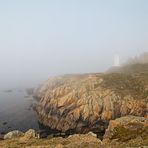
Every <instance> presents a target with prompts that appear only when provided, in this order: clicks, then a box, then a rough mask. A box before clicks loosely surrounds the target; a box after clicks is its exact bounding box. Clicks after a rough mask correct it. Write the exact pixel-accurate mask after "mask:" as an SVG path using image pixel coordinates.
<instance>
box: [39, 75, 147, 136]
mask: <svg viewBox="0 0 148 148" xmlns="http://www.w3.org/2000/svg"><path fill="white" fill-rule="evenodd" d="M36 96H37V97H38V98H39V99H40V101H39V102H38V104H37V106H36V112H37V115H38V119H39V122H40V123H42V124H44V125H45V126H47V127H50V128H51V129H54V130H58V131H61V132H67V133H71V132H75V133H86V132H88V131H93V132H95V133H102V132H104V131H105V129H106V128H107V125H108V122H109V121H110V120H111V119H116V118H118V117H122V116H125V115H135V116H143V117H146V116H147V112H148V91H147V89H146V86H145V84H144V81H143V80H142V79H139V78H137V77H135V76H133V75H130V74H122V73H111V74H84V75H65V76H59V77H54V78H50V79H49V80H48V81H47V82H45V83H44V84H43V85H42V86H41V87H40V88H39V89H38V91H37V93H36Z"/></svg>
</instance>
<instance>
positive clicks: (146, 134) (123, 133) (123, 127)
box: [104, 116, 148, 142]
mask: <svg viewBox="0 0 148 148" xmlns="http://www.w3.org/2000/svg"><path fill="white" fill-rule="evenodd" d="M138 137H140V138H142V139H147V138H148V119H147V118H144V117H136V116H125V117H121V118H118V119H116V120H111V121H110V123H109V126H108V129H107V130H106V132H105V135H104V141H108V142H109V141H111V140H116V141H120V142H126V141H129V140H131V139H136V138H138Z"/></svg>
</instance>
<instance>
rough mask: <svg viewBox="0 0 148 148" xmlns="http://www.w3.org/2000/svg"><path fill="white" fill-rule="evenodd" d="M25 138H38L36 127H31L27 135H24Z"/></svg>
mask: <svg viewBox="0 0 148 148" xmlns="http://www.w3.org/2000/svg"><path fill="white" fill-rule="evenodd" d="M24 137H25V138H27V139H31V138H36V137H37V133H36V131H35V130H34V129H29V130H28V131H27V132H26V133H25V135H24Z"/></svg>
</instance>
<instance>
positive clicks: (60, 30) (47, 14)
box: [0, 0, 148, 86]
mask: <svg viewBox="0 0 148 148" xmlns="http://www.w3.org/2000/svg"><path fill="white" fill-rule="evenodd" d="M147 39H148V1H147V0H62V1H61V0H21V1H20V0H13V1H12V0H1V1H0V85H1V86H3V85H4V84H6V85H7V86H8V85H9V86H12V85H17V86H23V85H26V84H36V83H40V82H41V81H43V80H46V79H47V78H48V77H49V76H52V75H60V74H67V73H86V72H99V71H104V70H106V69H107V68H109V67H110V66H112V65H113V57H114V55H115V54H119V56H120V59H121V62H124V61H125V60H126V59H128V58H129V57H131V56H134V55H138V54H140V53H143V52H145V51H148V48H147V47H148V41H147Z"/></svg>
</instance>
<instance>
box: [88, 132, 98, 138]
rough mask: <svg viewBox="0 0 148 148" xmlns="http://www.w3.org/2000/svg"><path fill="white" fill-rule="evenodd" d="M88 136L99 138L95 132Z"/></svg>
mask: <svg viewBox="0 0 148 148" xmlns="http://www.w3.org/2000/svg"><path fill="white" fill-rule="evenodd" d="M88 135H90V136H93V137H96V138H97V134H95V133H93V132H89V133H88Z"/></svg>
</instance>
